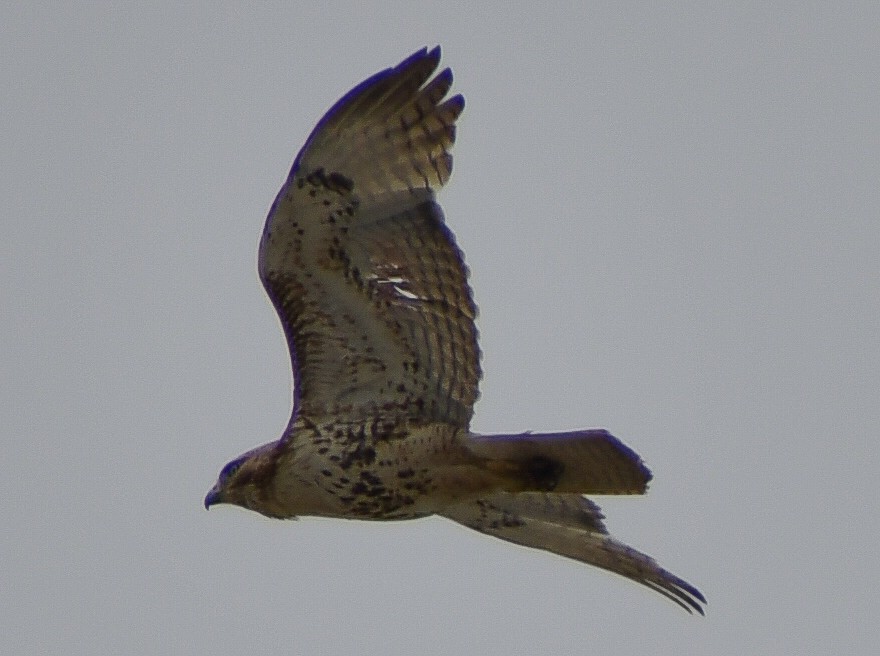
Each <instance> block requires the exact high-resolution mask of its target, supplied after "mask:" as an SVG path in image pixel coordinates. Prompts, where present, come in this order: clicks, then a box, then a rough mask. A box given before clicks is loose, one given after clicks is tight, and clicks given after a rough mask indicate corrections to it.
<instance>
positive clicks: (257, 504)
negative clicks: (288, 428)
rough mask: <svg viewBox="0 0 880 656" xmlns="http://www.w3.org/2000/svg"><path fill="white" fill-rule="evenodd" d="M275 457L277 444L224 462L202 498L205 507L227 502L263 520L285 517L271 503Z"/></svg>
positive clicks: (272, 501)
mask: <svg viewBox="0 0 880 656" xmlns="http://www.w3.org/2000/svg"><path fill="white" fill-rule="evenodd" d="M278 455H279V454H278V445H277V443H275V442H272V443H269V444H264V445H263V446H259V447H257V448H256V449H252V450H251V451H248V452H247V453H244V454H242V455H240V456H239V457H238V458H236V459H235V460H232V461H230V462H229V463H227V464H226V466H224V467H223V469H221V470H220V476H219V477H218V478H217V482H216V483H215V484H214V487H212V488H211V491H210V492H208V495H207V496H206V497H205V508H206V509H208V508H210V507H211V506H214V505H216V504H218V503H231V504H234V505H236V506H241V507H242V508H247V509H248V510H254V511H256V512H258V513H261V514H263V515H266V516H267V517H288V516H289V514H288V513H285V512H283V511H281V510H280V509H279V508H278V507H276V506H277V504H276V503H274V494H273V487H274V485H273V483H274V478H275V472H276V470H277V467H278Z"/></svg>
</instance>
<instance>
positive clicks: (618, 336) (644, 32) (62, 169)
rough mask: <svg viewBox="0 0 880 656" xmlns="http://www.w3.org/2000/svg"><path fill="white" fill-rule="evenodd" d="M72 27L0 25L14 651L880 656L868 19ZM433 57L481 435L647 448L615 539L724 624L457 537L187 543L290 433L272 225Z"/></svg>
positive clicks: (457, 15)
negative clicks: (698, 598)
mask: <svg viewBox="0 0 880 656" xmlns="http://www.w3.org/2000/svg"><path fill="white" fill-rule="evenodd" d="M19 4H22V5H24V4H25V3H19ZM79 4H80V3H76V5H77V6H76V7H73V6H72V7H68V8H66V9H64V8H62V9H58V8H56V7H54V5H53V8H51V9H46V8H42V9H41V8H39V7H37V6H32V5H30V4H28V5H27V8H25V7H18V8H11V5H12V3H8V4H5V5H4V6H3V8H2V9H0V61H2V62H3V63H2V65H0V83H2V86H0V88H2V89H3V93H2V94H0V115H2V121H0V138H2V144H3V147H2V150H0V167H2V168H0V198H2V203H3V210H2V222H3V223H2V239H0V267H2V280H3V284H2V286H0V307H2V309H3V311H2V313H0V338H2V339H0V353H2V363H0V365H2V366H0V375H2V387H0V412H2V422H0V426H2V428H0V431H2V442H0V462H2V468H3V474H2V476H0V499H2V501H0V521H2V524H3V531H2V534H0V634H2V635H3V636H4V637H3V641H4V650H8V653H10V654H13V653H15V654H45V653H64V654H95V653H120V654H122V653H143V654H147V653H183V652H184V651H187V652H189V653H210V654H218V655H219V654H241V653H264V654H288V653H303V654H308V653H312V654H322V653H327V654H332V653H338V654H342V653H361V654H414V653H418V654H455V653H465V654H475V653H486V654H529V653H533V654H538V653H555V654H575V653H606V654H617V653H620V654H633V653H642V652H644V651H645V650H646V648H648V649H650V653H652V654H703V653H705V654H737V655H739V654H750V653H771V652H772V653H774V654H783V653H787V654H827V653H848V654H866V653H869V651H870V650H872V649H873V648H876V644H877V643H878V641H880V629H878V623H877V617H876V616H877V607H878V601H880V599H878V585H880V566H878V564H877V563H878V558H877V556H878V549H877V547H876V544H877V541H878V537H880V536H878V533H880V531H878V529H880V518H878V512H877V501H876V498H877V497H876V484H875V479H876V476H877V471H878V470H880V457H878V449H877V447H876V445H875V443H876V441H877V438H878V429H880V398H878V397H880V392H878V390H880V374H878V372H880V303H878V299H880V259H878V250H880V223H878V210H877V208H878V206H880V191H878V189H880V185H878V179H880V154H878V153H880V120H878V118H877V117H878V109H877V108H878V106H880V84H878V79H880V39H878V36H877V35H878V32H880V9H878V6H877V4H876V3H873V2H872V3H868V2H865V3H862V4H847V3H843V4H838V5H833V6H831V7H830V8H827V9H822V8H820V7H818V6H814V5H812V4H811V3H798V4H796V3H789V6H790V7H792V8H794V7H795V6H797V7H799V9H798V10H797V11H795V10H794V9H789V10H784V9H769V8H768V3H763V2H762V3H734V5H735V6H731V3H714V4H713V5H711V6H707V5H705V4H703V3H700V4H695V5H693V6H685V5H683V4H678V5H677V7H678V8H677V9H675V10H666V9H658V8H656V7H651V8H649V7H646V6H643V5H638V6H635V5H629V4H627V3H612V4H611V6H610V7H609V6H605V5H602V6H594V5H591V4H589V3H587V4H586V6H584V7H582V8H580V6H579V3H571V5H572V6H575V5H578V7H579V8H577V9H573V8H572V7H571V6H567V5H557V6H553V5H552V4H551V5H546V4H544V3H527V4H526V3H524V5H523V8H522V9H517V8H515V7H514V6H513V5H511V4H510V3H503V4H502V3H498V4H496V5H494V6H493V5H491V4H489V3H485V4H480V3H474V2H461V3H459V2H444V3H442V5H437V6H435V7H433V8H431V7H425V6H423V4H424V3H412V2H396V3H395V2H385V3H373V4H372V5H369V8H367V7H366V6H361V3H360V2H358V3H349V4H348V5H347V6H340V7H337V8H333V9H331V8H324V7H323V6H322V3H307V4H308V5H309V6H308V8H305V9H303V8H299V7H294V6H292V5H293V3H291V6H287V4H286V3H285V4H283V5H279V6H275V7H273V8H271V9H260V10H253V9H251V8H250V7H248V6H246V5H242V6H236V5H225V6H224V7H223V8H222V9H219V10H218V9H216V8H215V4H214V3H210V4H205V5H201V6H194V7H190V8H179V7H177V6H176V5H175V4H174V3H170V4H169V5H168V6H164V7H160V8H148V7H142V6H139V7H137V8H134V9H130V10H119V9H111V8H109V7H104V8H97V7H91V8H85V7H81V6H79ZM364 4H365V5H366V4H367V3H364ZM769 4H773V3H769ZM779 4H780V5H781V4H783V3H779ZM526 7H527V8H526ZM436 43H440V44H441V45H442V46H443V49H444V64H446V65H449V66H451V67H452V68H453V70H454V72H455V76H456V77H455V79H456V83H455V90H456V91H458V92H461V93H463V94H464V95H465V97H466V98H467V107H466V109H465V113H464V116H463V117H462V119H461V120H460V123H459V131H458V145H457V147H456V151H455V154H456V166H455V173H454V174H453V176H452V180H451V182H450V184H449V185H448V186H447V188H446V189H445V190H444V192H443V193H442V195H441V201H442V203H443V205H444V208H445V211H446V215H447V220H448V222H449V225H450V226H451V227H452V229H453V230H454V231H455V232H456V235H457V237H458V240H459V243H460V245H461V246H462V248H463V249H464V251H465V253H466V255H467V260H468V263H469V265H470V267H471V269H472V278H471V281H472V283H473V285H474V288H475V291H476V297H477V302H478V304H479V305H480V309H481V315H480V319H479V327H480V331H481V335H482V340H481V344H482V349H483V351H484V358H483V366H484V369H485V372H486V373H485V377H484V381H483V386H482V398H481V400H480V401H479V403H478V404H477V408H476V416H475V420H474V425H473V427H474V429H476V430H478V431H481V432H491V431H514V430H525V429H544V430H557V429H558V430H561V429H571V428H577V427H587V426H605V427H608V428H609V429H611V430H612V431H613V432H614V433H615V434H616V435H618V436H619V437H621V438H622V439H623V440H624V441H625V442H626V443H627V444H628V445H630V446H631V447H632V448H634V449H635V450H637V451H638V452H639V453H640V454H641V455H642V457H643V458H645V460H646V461H647V463H648V465H649V466H650V467H651V468H652V469H653V471H654V474H655V480H654V483H653V485H652V489H651V492H650V494H649V495H648V496H647V497H645V498H642V499H638V498H626V499H609V498H605V499H599V501H600V502H601V504H602V506H603V508H604V509H605V511H606V513H607V515H608V518H609V520H608V523H609V526H610V528H611V530H612V532H613V533H614V534H615V535H617V536H618V537H620V538H621V539H624V540H625V541H627V542H629V543H631V544H633V545H634V546H636V547H638V548H640V549H642V550H644V551H646V552H647V553H649V554H651V555H653V556H655V557H656V558H657V559H658V560H659V561H660V562H661V563H662V564H664V565H665V566H667V567H668V568H669V569H671V570H672V571H674V572H675V573H677V574H679V575H681V576H682V577H684V578H685V579H687V580H689V581H691V582H692V583H694V584H695V585H697V586H698V587H699V588H700V589H701V590H702V591H703V592H704V593H705V594H706V596H707V598H708V600H709V605H708V609H707V613H708V614H707V617H706V618H705V619H700V618H695V617H689V616H688V615H686V614H685V613H683V612H682V611H681V610H680V609H678V608H677V607H675V606H674V605H673V604H670V603H668V602H666V601H664V600H663V599H662V598H661V597H660V596H659V595H656V594H653V593H651V592H650V591H647V590H645V589H643V588H641V587H640V586H637V585H634V584H632V583H630V582H628V581H626V580H624V579H622V578H619V577H614V576H612V575H609V574H605V573H603V572H600V571H598V570H596V569H592V568H588V567H586V566H583V565H580V564H577V563H574V562H569V561H566V560H563V559H561V558H558V557H555V556H552V555H549V554H545V553H542V552H537V551H531V550H527V549H523V548H518V547H515V546H513V545H509V544H506V543H503V542H500V541H498V540H494V539H492V538H489V537H485V536H481V535H479V534H477V533H474V532H470V531H467V530H466V529H464V528H461V527H458V526H456V525H454V524H452V523H450V522H446V521H443V520H439V519H428V520H421V521H417V522H404V523H396V524H381V523H377V524H367V523H360V522H344V521H328V520H315V519H304V520H301V521H298V522H278V521H270V520H267V519H264V518H262V517H260V516H258V515H256V514H254V513H246V512H244V511H241V510H239V509H235V508H229V507H223V508H219V509H217V510H215V511H212V512H210V513H206V512H205V511H204V509H203V508H202V505H201V504H202V498H203V497H204V494H205V492H206V491H207V490H208V488H209V487H210V486H211V484H212V483H213V481H214V479H215V477H216V475H217V471H218V469H219V468H220V467H221V466H222V465H223V464H224V463H225V462H226V461H227V460H229V459H230V458H231V457H233V456H236V455H238V454H239V453H241V452H242V451H244V450H246V449H248V448H250V447H251V446H254V445H256V444H259V443H262V442H266V441H269V440H272V439H275V438H276V437H277V436H278V435H279V434H280V431H281V430H282V428H283V427H284V425H285V424H286V422H287V418H288V413H289V403H290V390H289V384H290V373H289V371H288V361H287V354H286V350H285V345H284V341H283V337H282V333H281V330H280V328H279V326H278V323H277V319H276V317H275V315H274V313H273V311H272V309H271V306H270V304H269V302H268V301H267V299H266V298H265V296H264V294H263V291H262V288H261V287H260V284H259V281H258V279H257V275H256V271H255V262H256V247H257V241H258V238H259V233H260V230H261V228H262V223H263V219H264V217H265V214H266V211H267V210H268V207H269V204H270V203H271V201H272V199H273V198H274V196H275V193H276V192H277V190H278V187H279V185H280V184H281V182H282V181H283V180H284V178H285V176H286V174H287V171H288V167H289V166H290V163H291V162H292V160H293V157H294V155H295V154H296V152H297V150H298V149H299V147H300V146H301V145H302V143H303V140H304V139H305V137H306V136H307V135H308V133H309V131H310V130H311V128H312V127H313V125H314V124H315V122H316V121H317V120H318V118H319V117H320V116H321V115H322V114H323V112H324V111H325V110H326V109H327V108H328V107H329V106H330V105H331V104H332V103H333V102H334V101H335V100H336V99H337V98H339V97H340V96H341V95H342V94H343V93H344V92H346V91H347V90H348V89H349V88H350V87H351V86H353V85H354V84H356V83H357V82H359V81H360V80H362V79H363V78H365V77H366V76H368V75H370V74H372V73H374V72H376V71H378V70H380V69H382V68H385V67H387V66H391V65H393V64H396V63H397V62H398V61H399V60H400V59H402V58H403V57H405V56H406V55H408V54H410V53H411V52H412V51H414V50H416V49H417V48H420V47H422V46H423V45H433V44H436ZM649 645H652V646H653V647H650V648H649V647H648V646H649Z"/></svg>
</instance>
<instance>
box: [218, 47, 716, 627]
mask: <svg viewBox="0 0 880 656" xmlns="http://www.w3.org/2000/svg"><path fill="white" fill-rule="evenodd" d="M439 62H440V49H439V48H434V49H433V50H430V51H429V50H427V49H423V50H420V51H419V52H416V53H415V54H413V55H412V56H410V57H409V58H407V59H406V60H404V61H403V62H401V63H400V64H399V65H397V66H395V67H394V68H389V69H387V70H384V71H382V72H380V73H377V74H376V75H373V76H372V77H370V78H369V79H367V80H365V81H364V82H362V83H361V84H359V85H358V86H356V87H355V88H354V89H352V90H351V91H350V92H349V93H347V94H346V95H345V96H344V97H343V98H342V99H341V100H339V102H337V103H336V104H335V105H334V106H333V107H332V108H331V109H330V110H329V111H328V112H327V114H326V115H325V116H324V117H323V118H322V119H321V120H320V121H319V122H318V125H317V126H316V127H315V129H314V130H313V131H312V133H311V135H310V136H309V138H308V140H307V141H306V144H305V146H303V148H302V150H301V151H300V152H299V154H298V155H297V157H296V159H295V160H294V162H293V167H292V169H291V171H290V175H289V176H288V178H287V180H286V181H285V183H284V185H283V186H282V187H281V191H280V192H279V193H278V196H277V198H276V199H275V202H274V203H273V204H272V208H271V209H270V211H269V215H268V218H267V219H266V225H265V228H264V230H263V236H262V239H261V241H260V248H259V272H260V278H261V279H262V281H263V285H264V286H265V288H266V292H267V293H268V295H269V298H271V300H272V303H273V304H274V306H275V309H276V310H277V312H278V316H279V318H280V320H281V325H282V327H283V329H284V333H285V336H286V337H287V345H288V348H289V351H290V360H291V365H292V368H293V376H294V391H293V411H292V414H291V418H290V422H289V424H288V425H287V428H286V429H285V430H284V433H283V434H282V436H281V438H280V439H279V440H277V441H275V442H270V443H268V444H264V445H263V446H259V447H257V448H255V449H253V450H251V451H248V452H247V453H245V454H243V455H241V456H239V457H238V458H236V459H235V460H233V461H231V462H230V463H229V464H227V465H226V466H225V467H224V468H223V469H222V471H221V472H220V476H219V479H218V480H217V483H216V484H215V485H214V487H213V488H212V489H211V491H210V492H209V493H208V495H207V497H206V498H205V507H206V508H207V507H210V506H212V505H215V504H219V503H229V504H235V505H238V506H242V507H244V508H248V509H250V510H254V511H256V512H258V513H262V514H263V515H266V516H268V517H277V518H294V517H296V516H297V515H313V516H322V517H341V518H353V519H373V520H396V519H407V518H416V517H425V516H428V515H441V516H443V517H447V518H449V519H451V520H453V521H455V522H458V523H460V524H463V525H465V526H468V527H470V528H472V529H475V530H477V531H480V532H481V533H486V534H488V535H493V536H495V537H498V538H501V539H503V540H508V541H510V542H514V543H517V544H520V545H525V546H527V547H534V548H537V549H544V550H546V551H550V552H553V553H556V554H560V555H562V556H567V557H569V558H573V559H575V560H579V561H582V562H584V563H588V564H590V565H595V566H597V567H601V568H604V569H606V570H610V571H612V572H616V573H618V574H621V575H623V576H625V577H627V578H629V579H632V580H633V581H637V582H638V583H641V584H643V585H646V586H648V587H650V588H652V589H654V590H656V591H657V592H659V593H660V594H662V595H664V596H666V597H667V598H669V599H671V600H672V601H674V602H675V603H677V604H678V605H680V606H682V607H683V608H685V609H686V610H688V611H697V612H699V613H701V614H702V613H703V608H702V604H703V603H705V599H704V597H703V595H702V594H701V593H700V592H699V591H698V590H697V589H696V588H695V587H694V586H692V585H690V584H689V583H687V582H686V581H684V580H682V579H680V578H679V577H677V576H675V575H674V574H672V573H670V572H668V571H666V570H665V569H663V568H661V567H660V566H659V565H658V564H657V563H656V562H655V561H654V560H653V559H652V558H650V557H649V556H647V555H645V554H643V553H640V552H639V551H636V550H635V549H632V548H631V547H629V546H627V545H625V544H623V543H622V542H618V541H617V540H615V539H614V538H612V537H611V536H610V535H609V534H608V531H607V530H606V528H605V524H604V523H603V521H602V520H603V516H602V514H601V512H600V510H599V507H598V506H597V505H596V504H595V503H594V502H593V501H591V500H590V499H588V498H587V497H586V496H584V495H603V494H643V493H644V492H645V491H646V489H647V484H648V481H649V480H650V478H651V473H650V472H649V471H648V469H647V467H645V465H644V464H643V463H642V461H641V459H640V458H639V456H638V455H636V454H635V453H634V452H633V451H632V450H631V449H629V448H628V447H627V446H625V445H624V444H623V443H621V442H620V441H619V440H617V439H616V438H615V437H613V436H612V435H611V434H610V433H609V432H607V431H605V430H602V429H585V430H575V431H570V432H562V433H532V432H527V433H521V434H510V435H480V434H475V433H472V432H471V431H470V430H469V425H470V420H471V415H472V414H473V406H474V402H475V401H476V400H477V396H478V391H477V387H478V384H479V380H480V375H481V373H480V364H479V359H480V351H479V347H478V346H477V329H476V327H475V325H474V319H475V317H476V314H477V308H476V306H475V305H474V301H473V298H472V295H471V289H470V287H469V285H468V281H467V277H468V270H467V267H466V266H465V264H464V260H463V256H462V253H461V251H460V250H459V248H458V247H457V246H456V243H455V238H454V237H453V234H452V232H451V231H450V230H449V228H448V227H447V226H446V224H445V222H444V218H443V212H442V210H441V209H440V206H439V205H438V204H437V201H436V197H435V195H436V192H437V191H438V190H439V189H440V188H441V187H442V186H443V185H444V184H445V183H446V181H447V180H448V179H449V175H450V172H451V170H452V156H451V154H450V149H451V147H452V145H453V142H454V141H455V124H456V120H457V119H458V117H459V115H460V114H461V112H462V109H463V108H464V99H463V98H462V96H461V95H453V96H449V95H448V94H449V91H450V88H451V86H452V72H451V71H450V70H449V69H448V68H447V69H444V70H442V71H440V72H439V73H436V75H435V72H436V70H437V67H438V65H439Z"/></svg>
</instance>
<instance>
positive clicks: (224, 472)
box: [220, 460, 242, 480]
mask: <svg viewBox="0 0 880 656" xmlns="http://www.w3.org/2000/svg"><path fill="white" fill-rule="evenodd" d="M241 462H242V461H241V460H233V461H232V462H230V463H229V464H227V465H226V466H225V467H224V468H223V469H221V470H220V478H221V480H226V479H227V478H229V477H230V476H232V475H233V474H234V473H235V472H237V471H238V468H239V467H241Z"/></svg>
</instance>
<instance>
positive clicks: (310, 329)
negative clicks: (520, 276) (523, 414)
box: [259, 48, 480, 427]
mask: <svg viewBox="0 0 880 656" xmlns="http://www.w3.org/2000/svg"><path fill="white" fill-rule="evenodd" d="M439 60H440V50H439V48H435V49H433V50H431V51H430V52H429V51H427V50H422V51H420V52H417V53H416V54H414V55H412V56H411V57H410V58H408V59H407V60H405V61H403V62H402V63H401V64H399V65H398V66H396V67H395V68H392V69H388V70H385V71H383V72H381V73H379V74H377V75H374V76H373V77H371V78H369V79H368V80H366V81H365V82H363V83H362V84H360V85H358V86H357V87H356V88H354V89H353V90H352V91H350V92H349V93H348V94H347V95H346V96H345V97H343V98H342V99H341V100H340V101H339V102H338V103H336V105H334V106H333V108H331V109H330V111H329V112H327V114H326V115H325V116H324V118H323V119H321V121H320V122H319V123H318V125H317V127H315V129H314V131H313V132H312V134H311V136H310V137H309V139H308V141H307V142H306V145H305V146H304V147H303V149H302V150H301V151H300V153H299V155H298V156H297V158H296V160H295V161H294V163H293V168H292V170H291V172H290V176H289V177H288V179H287V181H286V182H285V183H284V186H283V187H282V188H281V191H280V192H279V194H278V197H277V198H276V200H275V203H274V204H273V205H272V209H271V210H270V212H269V216H268V218H267V220H266V226H265V229H264V232H263V238H262V241H261V243H260V264H259V266H260V276H261V278H262V280H263V284H264V285H265V287H266V291H267V292H268V294H269V297H270V298H271V299H272V302H273V303H274V304H275V308H276V309H277V311H278V314H279V316H280V318H281V323H282V325H283V327H284V332H285V334H286V336H287V343H288V347H289V349H290V354H291V360H292V364H293V371H294V383H295V388H296V389H295V392H294V416H296V414H297V413H299V414H302V415H304V416H306V417H321V416H334V417H337V418H340V419H343V420H345V419H346V418H349V419H350V420H352V421H363V420H365V419H367V418H369V417H376V416H382V417H383V418H387V419H389V420H393V419H395V418H400V419H403V418H405V419H407V420H409V421H410V422H414V423H420V422H430V421H442V422H448V423H451V424H453V425H456V426H461V427H466V426H467V424H468V423H469V421H470V418H471V413H472V406H473V404H474V402H475V401H476V398H477V393H478V392H477V385H478V382H479V378H480V369H479V351H478V346H477V331H476V328H475V326H474V317H475V315H476V308H475V306H474V303H473V300H472V298H471V291H470V288H469V286H468V284H467V269H466V267H465V266H464V263H463V261H462V254H461V252H460V251H459V250H458V248H457V247H456V245H455V241H454V239H453V236H452V233H451V232H450V231H449V230H448V229H447V227H446V226H445V224H444V222H443V214H442V211H441V209H440V207H439V205H437V203H436V202H435V201H434V192H435V191H436V190H437V189H439V188H440V187H441V186H443V184H444V183H445V182H446V180H447V179H448V178H449V174H450V171H451V168H452V156H451V155H450V153H449V148H450V147H451V146H452V144H453V142H454V141H455V121H456V119H457V118H458V116H459V114H460V113H461V111H462V109H463V107H464V99H463V98H462V97H461V96H460V95H456V96H452V97H451V98H449V99H446V100H444V98H445V97H446V95H447V93H448V92H449V89H450V87H451V85H452V73H451V71H450V70H449V69H445V70H443V71H441V72H440V73H438V74H437V75H436V76H435V77H434V78H433V79H430V81H429V78H430V77H431V75H432V74H433V73H434V71H435V70H436V68H437V65H438V63H439Z"/></svg>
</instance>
